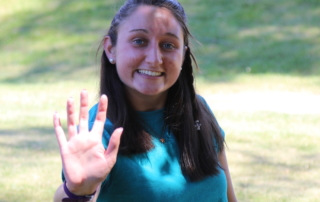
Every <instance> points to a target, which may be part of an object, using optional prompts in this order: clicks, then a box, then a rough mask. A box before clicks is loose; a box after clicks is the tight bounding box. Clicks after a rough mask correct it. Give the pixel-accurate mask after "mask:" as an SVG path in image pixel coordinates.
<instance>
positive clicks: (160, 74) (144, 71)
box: [137, 69, 163, 77]
mask: <svg viewBox="0 0 320 202" xmlns="http://www.w3.org/2000/svg"><path fill="white" fill-rule="evenodd" d="M137 72H138V73H139V74H144V75H147V76H154V77H157V76H162V75H163V72H157V71H150V70H144V69H138V70H137Z"/></svg>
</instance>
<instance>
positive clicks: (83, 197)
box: [63, 181, 96, 202]
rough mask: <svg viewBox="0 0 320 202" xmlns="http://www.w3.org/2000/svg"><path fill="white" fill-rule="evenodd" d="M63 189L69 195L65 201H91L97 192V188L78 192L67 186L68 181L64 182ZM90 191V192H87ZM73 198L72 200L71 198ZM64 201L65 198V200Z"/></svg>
mask: <svg viewBox="0 0 320 202" xmlns="http://www.w3.org/2000/svg"><path fill="white" fill-rule="evenodd" d="M63 190H64V192H65V193H66V195H67V196H68V198H66V200H65V201H74V202H87V201H91V200H92V199H93V197H94V195H95V194H96V190H94V191H92V192H86V193H84V192H83V193H78V192H73V191H71V190H70V189H69V188H68V186H67V181H65V182H64V183H63ZM87 193H90V194H87ZM70 199H72V200H70ZM63 201H64V200H63Z"/></svg>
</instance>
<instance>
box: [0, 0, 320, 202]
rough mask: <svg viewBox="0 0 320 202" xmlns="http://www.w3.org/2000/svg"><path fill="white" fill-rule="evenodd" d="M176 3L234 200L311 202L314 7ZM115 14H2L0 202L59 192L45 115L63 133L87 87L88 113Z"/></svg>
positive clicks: (59, 7) (21, 4)
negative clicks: (219, 132)
mask: <svg viewBox="0 0 320 202" xmlns="http://www.w3.org/2000/svg"><path fill="white" fill-rule="evenodd" d="M181 2H182V4H183V5H185V9H186V11H187V13H188V14H189V24H190V28H191V31H192V33H193V35H194V36H195V39H194V40H193V41H192V47H193V50H194V51H195V55H196V56H197V59H198V62H199V65H200V67H201V71H200V72H199V73H198V74H197V79H196V81H197V83H196V84H197V85H196V87H197V89H198V91H199V92H200V93H201V94H202V95H204V96H205V97H206V98H207V100H208V102H209V104H210V105H211V106H212V108H213V110H214V112H215V115H216V116H217V118H218V120H219V122H220V124H221V126H222V127H223V128H224V130H225V131H226V133H227V136H226V138H227V144H228V150H227V151H228V160H229V166H230V170H231V173H232V178H233V183H234V187H235V191H236V194H237V196H238V199H239V201H288V202H289V201H290V202H291V201H317V200H318V196H319V194H320V193H319V189H318V187H320V182H319V180H318V179H319V178H320V163H318V162H319V161H318V159H319V158H320V150H319V149H318V145H319V144H320V128H319V126H320V113H317V112H319V110H318V106H317V105H316V104H315V102H312V101H313V100H317V99H319V94H320V68H319V66H320V59H319V58H320V28H319V25H318V24H319V21H320V2H319V1H317V0H309V1H303V0H283V1H276V0H261V1H255V0H246V1H245V0H240V1H237V0H230V1H221V0H214V1H212V0H203V1H199V0H192V1H191V0H183V1H181ZM120 4H121V3H120V1H115V0H114V1H101V0H96V1H89V0H83V1H81V2H79V1H75V0H68V1H63V0H58V1H49V0H41V1H40V0H30V1H28V2H25V1H22V0H13V1H9V0H4V1H3V2H2V3H1V8H0V30H1V31H0V49H1V52H0V94H1V96H0V114H1V116H0V176H1V181H0V189H1V190H2V195H1V196H0V201H1V202H2V201H6V202H9V201H10V202H11V201H19V202H20V201H52V197H53V194H54V191H55V189H56V188H57V186H58V185H59V183H60V182H61V180H60V173H61V162H60V157H59V151H58V146H57V143H56V140H55V136H54V131H53V128H52V115H53V113H54V111H58V112H59V113H60V114H61V116H62V122H63V124H64V125H65V122H66V121H65V112H64V109H65V101H66V99H67V98H68V97H70V96H73V97H75V100H77V98H78V96H79V92H80V90H81V89H83V88H85V89H88V91H89V93H90V99H91V103H92V104H93V103H95V101H96V97H97V88H98V74H99V56H98V57H97V58H96V50H97V48H98V45H99V43H100V40H101V38H102V37H103V35H104V34H105V30H106V28H107V26H108V24H109V23H110V17H111V16H112V15H113V14H114V11H115V10H116V9H117V8H118V7H119V5H120ZM98 55H99V54H98ZM287 94H288V95H289V96H292V100H290V99H288V98H286V97H285V96H284V95H287ZM262 95H263V96H262ZM269 95H270V97H268V96H269ZM309 98H310V99H309ZM264 99H265V100H264ZM283 99H284V100H283ZM277 100H279V103H280V106H277V105H276V104H277V103H278V102H277ZM299 100H301V103H299ZM286 103H288V104H286ZM270 106H271V107H270ZM272 107H275V108H272ZM290 107H292V110H290V109H291V108H290ZM306 107H307V108H306ZM312 107H313V108H314V110H312V109H313V108H312ZM288 109H289V110H288ZM297 109H301V110H297ZM304 109H306V110H304ZM277 110H278V111H277Z"/></svg>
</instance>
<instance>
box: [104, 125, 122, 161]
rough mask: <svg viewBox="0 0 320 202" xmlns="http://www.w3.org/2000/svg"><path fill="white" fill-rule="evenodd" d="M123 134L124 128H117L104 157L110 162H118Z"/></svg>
mask: <svg viewBox="0 0 320 202" xmlns="http://www.w3.org/2000/svg"><path fill="white" fill-rule="evenodd" d="M122 132H123V128H117V129H116V130H115V131H114V132H113V133H112V135H111V138H110V141H109V144H108V148H107V150H106V151H105V153H104V155H105V157H106V158H108V160H110V161H112V162H113V163H115V162H116V159H117V155H118V151H119V146H120V139H121V135H122Z"/></svg>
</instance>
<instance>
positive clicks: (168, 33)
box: [130, 29, 179, 39]
mask: <svg viewBox="0 0 320 202" xmlns="http://www.w3.org/2000/svg"><path fill="white" fill-rule="evenodd" d="M130 32H144V33H146V34H148V33H149V32H148V30H146V29H132V30H130ZM165 35H167V36H171V37H174V38H176V39H179V37H178V36H177V35H175V34H174V33H171V32H167V33H166V34H165Z"/></svg>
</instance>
